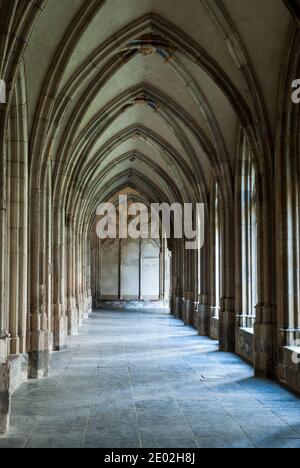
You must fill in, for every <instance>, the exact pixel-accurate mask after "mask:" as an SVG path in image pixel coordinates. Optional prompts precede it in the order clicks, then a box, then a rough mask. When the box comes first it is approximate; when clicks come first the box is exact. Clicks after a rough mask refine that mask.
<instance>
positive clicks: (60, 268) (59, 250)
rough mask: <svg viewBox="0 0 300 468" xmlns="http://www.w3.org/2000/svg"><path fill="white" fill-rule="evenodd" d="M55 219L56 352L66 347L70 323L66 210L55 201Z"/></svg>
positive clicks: (54, 314)
mask: <svg viewBox="0 0 300 468" xmlns="http://www.w3.org/2000/svg"><path fill="white" fill-rule="evenodd" d="M54 205H55V213H54V219H53V242H54V243H53V318H54V330H53V332H54V333H53V345H54V349H55V350H56V351H59V350H61V349H64V348H65V347H66V344H67V343H66V336H67V329H68V323H67V322H68V321H67V316H66V303H65V243H64V241H65V223H64V210H63V209H62V207H61V204H60V202H59V200H55V202H54Z"/></svg>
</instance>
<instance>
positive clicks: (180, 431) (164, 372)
mask: <svg viewBox="0 0 300 468" xmlns="http://www.w3.org/2000/svg"><path fill="white" fill-rule="evenodd" d="M51 361H52V362H51V369H52V376H51V377H50V378H48V379H45V380H42V381H30V382H28V383H26V384H24V385H23V386H22V387H21V388H20V389H19V390H18V391H17V392H16V394H15V395H14V398H13V404H12V427H11V432H10V434H9V435H8V436H2V437H0V448H5V447H8V448H14V447H19V448H21V447H26V448H61V447H67V448H75V447H93V448H94V447H95V448H97V447H103V448H118V447H119V448H136V447H146V448H197V447H200V448H201V447H220V448H221V447H242V448H246V447H286V448H296V447H297V448H300V399H299V398H298V397H296V396H294V395H293V394H291V393H289V392H288V391H287V390H285V389H284V388H282V387H280V386H279V385H277V384H275V383H273V382H269V381H263V380H259V379H255V378H253V370H252V368H251V367H249V366H247V365H246V364H244V363H243V362H242V361H241V360H240V359H239V358H238V357H237V356H234V355H231V354H223V353H220V352H218V349H217V343H216V342H215V341H212V340H210V339H208V338H200V337H198V336H197V335H196V333H195V330H193V329H192V328H189V327H186V326H183V324H182V322H180V321H178V320H176V319H174V318H173V317H171V316H169V315H167V314H166V313H163V312H158V311H156V312H150V311H144V312H137V311H135V312H129V311H127V312H124V313H122V312H112V311H111V312H97V313H94V314H93V315H92V317H91V318H90V320H89V321H86V323H85V324H84V325H83V326H82V327H81V330H80V336H78V337H74V338H70V339H69V348H68V350H66V351H63V352H60V353H55V354H53V355H52V357H51Z"/></svg>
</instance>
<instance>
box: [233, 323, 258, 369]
mask: <svg viewBox="0 0 300 468" xmlns="http://www.w3.org/2000/svg"><path fill="white" fill-rule="evenodd" d="M235 346H236V353H237V354H238V355H239V356H241V357H242V358H243V359H245V360H246V361H247V362H249V363H250V364H252V365H253V364H254V329H253V328H237V329H236V332H235Z"/></svg>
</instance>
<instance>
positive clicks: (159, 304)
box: [97, 301, 169, 310]
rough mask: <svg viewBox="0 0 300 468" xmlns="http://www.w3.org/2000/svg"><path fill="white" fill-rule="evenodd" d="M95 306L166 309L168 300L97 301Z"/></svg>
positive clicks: (123, 308) (103, 307)
mask: <svg viewBox="0 0 300 468" xmlns="http://www.w3.org/2000/svg"><path fill="white" fill-rule="evenodd" d="M97 308H98V309H102V310H103V309H109V310H111V309H116V310H139V309H140V310H143V309H147V310H151V309H155V310H168V309H169V301H98V302H97Z"/></svg>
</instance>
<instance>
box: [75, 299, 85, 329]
mask: <svg viewBox="0 0 300 468" xmlns="http://www.w3.org/2000/svg"><path fill="white" fill-rule="evenodd" d="M76 307H77V310H78V325H82V323H83V320H84V319H85V318H86V310H85V302H84V298H83V295H82V294H79V295H78V296H77V298H76Z"/></svg>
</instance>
